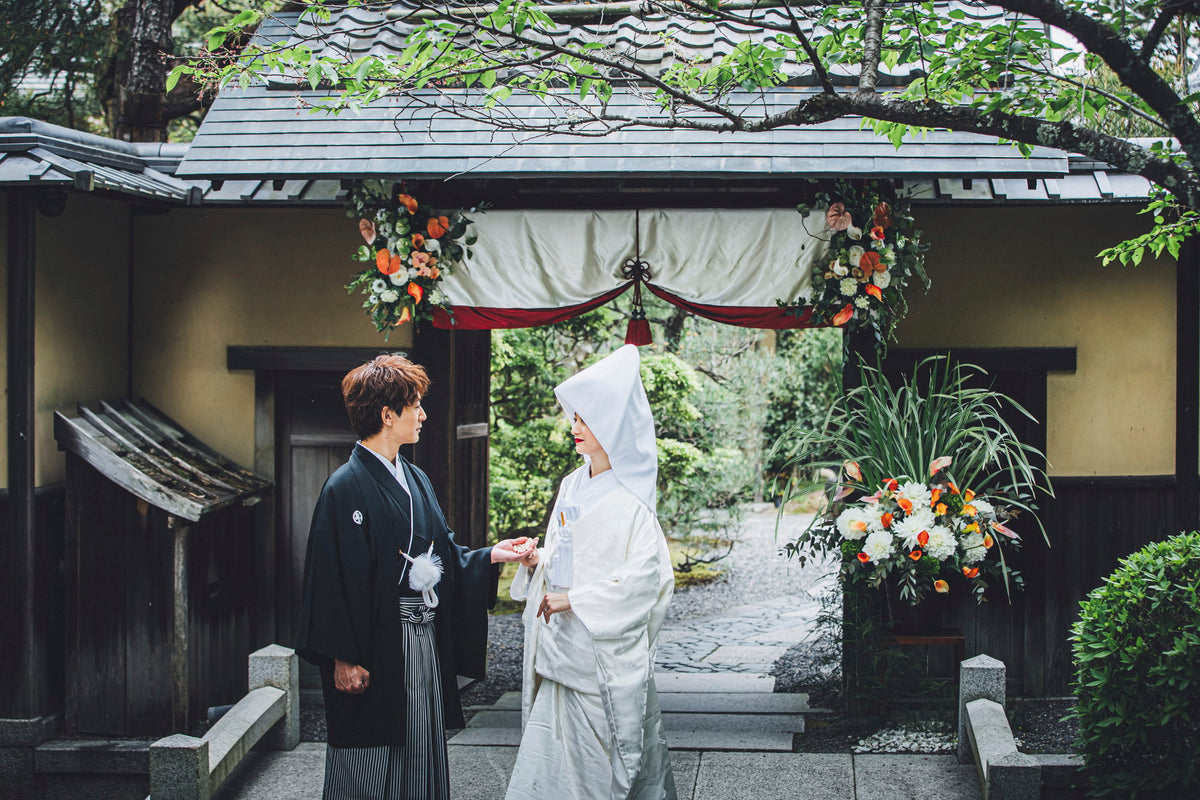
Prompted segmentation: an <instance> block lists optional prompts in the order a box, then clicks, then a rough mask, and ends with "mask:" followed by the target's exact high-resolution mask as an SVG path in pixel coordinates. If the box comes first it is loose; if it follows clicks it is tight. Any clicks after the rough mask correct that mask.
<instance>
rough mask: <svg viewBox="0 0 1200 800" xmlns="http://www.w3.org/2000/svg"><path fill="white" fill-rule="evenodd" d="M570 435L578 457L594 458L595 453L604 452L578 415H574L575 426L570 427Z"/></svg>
mask: <svg viewBox="0 0 1200 800" xmlns="http://www.w3.org/2000/svg"><path fill="white" fill-rule="evenodd" d="M571 435H572V436H574V437H575V452H576V453H579V455H581V456H589V457H594V456H595V455H596V454H597V453H603V452H604V448H603V447H601V446H600V442H599V441H597V439H596V436H595V434H593V433H592V430H591V428H589V427H588V426H587V423H585V422H584V421H583V420H581V419H580V418H579V415H578V414H576V415H575V424H574V425H572V426H571Z"/></svg>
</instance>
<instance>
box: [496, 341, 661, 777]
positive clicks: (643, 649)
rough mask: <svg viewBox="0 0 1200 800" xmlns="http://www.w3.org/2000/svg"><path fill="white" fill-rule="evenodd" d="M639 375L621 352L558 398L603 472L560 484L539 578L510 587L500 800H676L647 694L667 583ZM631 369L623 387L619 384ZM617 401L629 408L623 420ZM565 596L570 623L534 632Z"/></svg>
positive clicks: (562, 616)
mask: <svg viewBox="0 0 1200 800" xmlns="http://www.w3.org/2000/svg"><path fill="white" fill-rule="evenodd" d="M630 351H632V352H630ZM637 362H638V356H637V350H636V348H633V347H632V346H627V347H623V348H621V349H620V350H618V351H617V352H616V353H615V354H613V355H612V356H609V357H608V358H606V359H604V360H603V361H601V362H600V363H599V364H597V365H595V366H593V367H590V368H589V369H587V370H584V371H583V372H582V373H579V375H576V376H575V377H574V378H572V379H571V380H569V381H568V382H567V383H565V384H563V386H560V387H559V388H558V389H556V393H557V394H558V396H559V400H560V401H562V403H563V406H564V408H565V409H566V411H567V413H568V416H571V417H573V416H574V414H575V413H578V414H579V415H580V417H581V418H582V419H583V420H584V421H585V422H586V423H588V426H589V428H591V430H592V432H593V433H594V434H596V437H597V439H598V440H599V441H600V443H601V444H602V445H603V446H604V448H605V452H606V453H607V454H608V455H609V458H610V460H611V461H612V465H613V469H611V470H607V471H605V472H602V473H600V474H599V475H597V476H595V477H590V468H591V465H590V463H585V464H584V465H583V466H582V467H580V468H579V469H578V470H576V471H575V472H573V473H571V474H570V475H568V476H567V477H566V478H565V479H564V480H563V483H562V487H561V488H560V490H559V496H558V499H557V500H556V502H555V508H554V513H553V515H552V520H551V523H550V525H549V527H548V529H547V531H546V539H545V542H544V545H543V547H542V548H541V549H540V550H539V552H538V564H537V567H536V568H535V569H534V570H532V571H530V570H529V569H527V568H524V567H522V568H521V569H520V570H519V572H518V575H517V577H516V579H515V580H514V581H513V587H512V596H513V598H514V599H517V600H522V599H523V600H525V601H526V605H525V614H524V624H525V657H524V673H523V680H522V690H521V727H522V736H521V747H520V750H519V751H518V753H517V761H516V764H515V766H514V768H513V773H512V778H511V780H510V782H509V785H508V793H507V795H506V800H675V796H676V795H675V778H674V775H673V773H672V771H671V759H670V753H669V752H668V750H667V743H666V737H665V734H664V731H663V724H662V713H661V711H660V710H659V705H658V695H657V693H656V692H655V688H654V652H655V647H656V644H657V641H658V633H659V630H660V629H661V628H662V624H663V620H664V618H665V617H666V613H667V607H668V606H669V605H670V602H671V593H672V591H673V589H674V573H673V570H672V567H671V559H670V554H669V553H668V551H667V543H666V539H665V538H664V537H663V533H662V529H661V528H660V527H659V524H658V517H657V516H656V515H655V513H654V510H653V505H652V504H653V501H654V499H655V498H654V479H655V475H656V473H657V463H656V460H655V454H654V449H653V448H654V438H653V435H654V433H653V420H652V418H651V417H650V416H649V405H648V403H646V399H645V392H644V390H643V389H642V386H641V380H640V378H638V376H637ZM614 368H616V369H618V370H619V373H618V374H617V375H616V376H615V378H616V379H615V380H614V374H613V369H614ZM630 369H632V370H633V372H632V375H633V378H632V381H633V382H632V383H631V382H630V381H629V380H624V381H623V380H621V378H628V377H629V370H630ZM589 373H590V374H589ZM597 378H600V379H601V383H600V385H599V387H598V386H597V385H596V383H595V379H597ZM577 379H579V380H577ZM589 381H590V382H591V383H590V384H589ZM572 382H574V383H572ZM564 387H565V391H564ZM606 392H607V395H606ZM614 393H616V395H617V398H616V399H618V400H620V399H622V398H623V397H624V396H625V395H626V394H635V395H636V393H640V397H636V396H635V397H634V399H635V400H636V401H638V402H635V403H632V404H631V406H632V407H633V410H632V411H630V410H629V409H625V410H624V411H622V410H621V408H622V403H614V402H612V401H613V399H614V397H613V396H612V395H613V394H614ZM613 409H616V412H615V413H614V412H613ZM589 412H590V413H589ZM606 417H607V418H606ZM606 423H608V424H606ZM614 425H615V427H614ZM622 437H624V438H625V439H626V440H631V439H637V440H638V441H637V442H632V441H622ZM647 438H648V440H649V442H648V448H649V453H650V455H649V456H647V455H646V451H647ZM606 439H607V441H606ZM635 445H636V446H635ZM614 455H615V457H614ZM647 459H649V463H646V462H647ZM647 501H649V502H647ZM564 522H565V523H566V524H565V526H564V524H563V523H564ZM563 582H565V583H567V584H568V585H565V586H564V585H563ZM564 590H565V591H567V596H568V599H569V600H570V604H571V608H570V610H568V611H564V612H561V613H557V614H553V615H552V616H551V617H550V621H549V622H548V623H547V622H544V621H543V620H542V619H541V618H540V617H539V616H538V615H537V610H538V607H539V606H540V604H541V602H542V597H543V596H544V595H545V594H546V593H547V592H556V591H557V592H561V591H564Z"/></svg>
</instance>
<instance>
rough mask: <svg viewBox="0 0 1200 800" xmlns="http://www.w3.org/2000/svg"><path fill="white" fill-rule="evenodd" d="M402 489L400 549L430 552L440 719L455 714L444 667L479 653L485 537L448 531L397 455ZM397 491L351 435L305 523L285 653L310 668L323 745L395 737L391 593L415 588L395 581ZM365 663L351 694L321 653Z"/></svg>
mask: <svg viewBox="0 0 1200 800" xmlns="http://www.w3.org/2000/svg"><path fill="white" fill-rule="evenodd" d="M400 463H401V467H402V468H403V469H404V474H405V477H406V478H407V479H408V485H409V488H410V489H411V490H412V493H413V494H412V511H413V522H414V525H413V543H412V555H414V556H416V555H418V554H420V553H424V552H426V551H428V550H429V544H430V542H432V543H433V552H434V553H435V554H437V555H439V556H441V559H442V568H443V570H444V571H443V574H442V579H441V581H440V583H439V584H438V586H437V594H438V601H439V603H438V608H437V616H436V618H435V623H434V625H435V630H436V635H437V650H438V660H439V664H440V669H441V677H442V699H443V704H444V707H445V720H446V727H447V728H461V727H462V726H463V724H464V722H463V715H462V706H461V705H460V703H459V699H458V682H457V680H456V679H455V675H456V674H457V675H465V676H467V677H472V678H482V677H483V675H484V663H485V659H486V653H487V607H488V605H489V604H490V602H491V600H492V598H493V597H494V596H495V580H496V578H497V577H498V570H497V569H493V568H492V564H491V548H486V547H485V548H481V549H479V550H468V549H467V548H465V547H462V546H460V545H458V544H456V543H455V542H454V533H453V532H452V531H451V530H450V528H449V527H448V526H447V525H446V519H445V517H444V516H443V514H442V509H441V507H440V506H439V505H438V503H437V498H436V497H435V495H434V493H433V487H432V486H431V485H430V483H429V478H428V477H426V475H425V473H424V472H422V471H421V470H419V469H417V468H416V467H414V466H413V465H412V464H411V463H409V462H408V461H407V460H406V459H404V458H403V457H401V458H400ZM408 519H409V507H408V496H407V495H406V494H405V492H404V489H403V488H402V487H401V486H400V484H399V483H398V482H397V481H396V478H395V476H394V475H391V474H389V473H388V470H387V468H386V467H385V466H384V465H383V463H382V462H381V461H380V460H379V459H378V458H376V457H375V456H374V455H373V454H372V453H370V452H368V451H367V449H366V448H364V447H363V446H362V445H361V444H359V445H356V446H355V448H354V452H353V453H352V454H351V455H350V460H349V461H347V462H346V463H345V464H343V465H342V466H341V467H339V468H338V469H337V471H336V472H334V473H333V474H332V475H331V476H329V480H328V481H326V482H325V486H324V488H323V489H322V490H321V496H320V498H319V499H318V500H317V506H316V509H315V510H314V511H313V520H312V527H311V528H310V529H309V534H308V554H307V556H306V558H305V564H304V600H303V602H304V607H303V612H302V614H301V618H300V634H299V637H298V639H297V641H296V652H297V653H298V654H299V655H300V656H301V657H302V658H304V659H305V660H307V661H310V662H312V663H313V664H316V665H317V666H318V667H319V668H320V670H321V685H322V689H323V690H324V695H325V718H326V722H327V725H328V731H329V744H331V745H333V746H334V747H370V746H375V745H402V744H404V723H405V691H404V652H403V643H402V637H401V632H400V625H401V623H400V608H399V602H398V598H399V597H400V596H401V595H403V596H413V597H419V596H420V595H419V593H417V592H414V591H413V590H412V589H410V588H409V586H408V577H407V571H406V572H405V579H404V584H403V585H398V583H399V581H400V572H401V566H402V565H403V564H405V563H407V562H406V561H405V560H404V558H403V556H401V555H400V552H399V551H400V550H401V549H407V548H408V534H409V527H408ZM334 659H341V660H342V661H346V662H348V663H350V664H358V665H360V666H362V667H364V668H366V669H367V670H368V671H369V672H370V673H371V678H370V685H369V686H368V688H367V690H366V691H365V692H363V693H362V694H357V695H355V694H347V693H345V692H339V691H338V690H337V689H336V688H335V687H334V684H333V662H334Z"/></svg>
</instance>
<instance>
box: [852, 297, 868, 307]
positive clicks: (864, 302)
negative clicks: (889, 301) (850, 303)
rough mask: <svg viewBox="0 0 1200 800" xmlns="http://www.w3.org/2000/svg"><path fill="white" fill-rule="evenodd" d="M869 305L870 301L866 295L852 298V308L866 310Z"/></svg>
mask: <svg viewBox="0 0 1200 800" xmlns="http://www.w3.org/2000/svg"><path fill="white" fill-rule="evenodd" d="M869 305H871V299H870V298H869V297H867V296H866V295H859V296H858V297H856V298H854V306H855V307H856V308H866V307H867V306H869Z"/></svg>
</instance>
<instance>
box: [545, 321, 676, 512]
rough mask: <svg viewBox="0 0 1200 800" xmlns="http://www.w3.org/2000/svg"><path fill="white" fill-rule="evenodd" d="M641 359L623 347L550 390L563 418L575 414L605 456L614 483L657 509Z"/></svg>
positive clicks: (654, 461)
mask: <svg viewBox="0 0 1200 800" xmlns="http://www.w3.org/2000/svg"><path fill="white" fill-rule="evenodd" d="M640 366H641V356H640V355H639V353H638V349H637V347H635V346H634V345H631V344H627V345H625V346H623V347H621V348H619V349H618V350H616V351H615V352H613V353H612V354H611V355H608V356H606V357H605V358H603V359H601V360H600V361H598V362H596V363H595V364H593V365H592V366H590V367H588V368H587V369H585V370H583V371H582V372H578V373H576V374H574V375H572V376H571V377H570V378H567V379H566V380H565V381H563V382H562V383H560V384H559V385H558V386H556V387H554V395H555V397H557V398H558V402H559V403H560V404H561V405H562V407H563V411H565V412H566V414H567V419H569V420H571V421H572V422H574V421H575V415H576V414H578V415H579V418H580V419H582V420H583V421H584V422H585V423H586V424H587V426H588V427H589V428H590V429H591V431H592V433H593V434H595V436H596V440H597V441H599V442H600V446H601V447H603V448H604V452H606V453H608V460H609V462H610V463H611V464H612V469H613V473H614V474H615V475H616V478H617V480H618V481H619V482H620V483H621V485H622V486H624V487H625V488H626V489H628V490H629V491H631V492H633V494H634V495H635V496H636V497H637V498H638V499H640V500H641V501H642V502H643V503H645V504H646V505H647V506H648V507H649V509H650V510H651V511H654V510H655V499H656V496H657V490H656V485H657V480H658V448H657V446H656V444H655V440H654V416H653V415H652V414H651V413H650V401H649V400H647V399H646V389H645V387H643V386H642V375H641V370H640Z"/></svg>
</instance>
